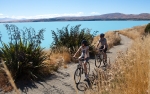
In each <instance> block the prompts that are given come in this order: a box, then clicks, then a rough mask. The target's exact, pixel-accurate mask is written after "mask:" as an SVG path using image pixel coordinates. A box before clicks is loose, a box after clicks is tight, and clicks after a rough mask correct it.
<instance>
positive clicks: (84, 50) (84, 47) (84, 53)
mask: <svg viewBox="0 0 150 94" xmlns="http://www.w3.org/2000/svg"><path fill="white" fill-rule="evenodd" d="M80 51H81V55H80V56H79V58H78V59H79V63H80V64H81V62H82V61H81V60H82V59H84V72H85V78H86V79H88V74H87V67H86V64H87V62H88V60H89V46H88V44H87V41H86V40H83V41H82V42H81V46H80V47H79V49H78V50H77V52H76V53H75V54H74V56H73V57H76V55H77V53H78V52H80ZM81 65H82V64H81ZM86 79H85V80H86Z"/></svg>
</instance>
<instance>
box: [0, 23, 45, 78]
mask: <svg viewBox="0 0 150 94" xmlns="http://www.w3.org/2000/svg"><path fill="white" fill-rule="evenodd" d="M5 27H6V29H7V31H8V35H9V38H10V42H9V43H8V44H5V43H3V42H2V41H1V43H2V47H1V48H0V53H1V54H0V57H1V58H2V59H3V60H4V61H5V64H6V65H7V67H8V69H9V71H10V72H11V74H12V76H13V78H14V79H15V80H17V79H21V78H24V79H32V80H33V79H34V80H35V79H36V78H40V77H42V75H44V74H43V73H42V71H41V69H42V68H43V65H42V63H43V61H44V60H45V59H46V54H45V53H44V52H43V48H41V47H40V44H41V41H42V40H43V38H44V37H43V33H44V29H41V30H40V31H39V32H38V34H36V32H35V30H34V29H33V28H29V29H28V28H26V29H25V30H24V31H23V30H21V31H22V37H21V32H20V30H19V28H18V27H17V26H15V25H8V24H6V25H5Z"/></svg>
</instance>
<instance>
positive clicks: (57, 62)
mask: <svg viewBox="0 0 150 94" xmlns="http://www.w3.org/2000/svg"><path fill="white" fill-rule="evenodd" d="M46 53H47V54H49V60H47V61H46V62H47V64H50V65H53V66H55V67H57V68H59V67H60V66H62V65H63V66H64V68H67V64H68V63H70V62H71V54H70V51H69V49H68V48H66V47H59V48H58V49H57V48H55V49H52V50H50V51H46Z"/></svg>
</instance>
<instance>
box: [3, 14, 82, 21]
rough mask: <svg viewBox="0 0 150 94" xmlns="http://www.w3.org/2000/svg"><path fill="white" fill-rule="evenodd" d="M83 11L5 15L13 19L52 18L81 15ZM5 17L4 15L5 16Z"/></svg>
mask: <svg viewBox="0 0 150 94" xmlns="http://www.w3.org/2000/svg"><path fill="white" fill-rule="evenodd" d="M83 15H84V13H83V12H78V13H64V14H43V15H35V16H14V15H13V16H7V17H8V18H14V19H22V18H26V19H39V18H54V17H63V16H83ZM3 17H4V16H3ZM5 17H6V16H5Z"/></svg>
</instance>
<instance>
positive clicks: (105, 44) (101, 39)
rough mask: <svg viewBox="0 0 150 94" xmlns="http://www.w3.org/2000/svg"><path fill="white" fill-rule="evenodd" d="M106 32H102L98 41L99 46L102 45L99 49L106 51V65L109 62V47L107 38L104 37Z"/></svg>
mask: <svg viewBox="0 0 150 94" xmlns="http://www.w3.org/2000/svg"><path fill="white" fill-rule="evenodd" d="M104 36H105V34H103V33H101V34H100V39H99V41H98V44H97V48H98V46H99V44H100V45H101V46H100V48H99V49H102V50H103V51H104V54H103V55H104V59H105V62H104V66H106V64H107V54H106V51H107V48H108V44H107V39H106V38H104Z"/></svg>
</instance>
